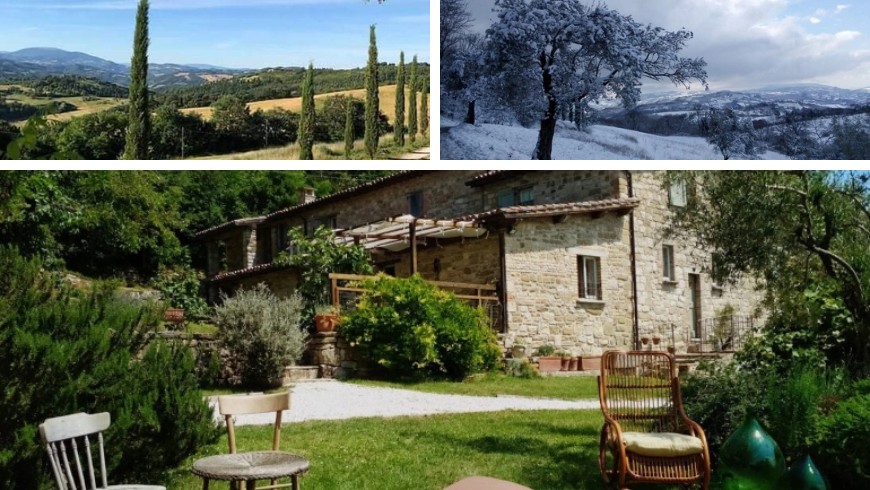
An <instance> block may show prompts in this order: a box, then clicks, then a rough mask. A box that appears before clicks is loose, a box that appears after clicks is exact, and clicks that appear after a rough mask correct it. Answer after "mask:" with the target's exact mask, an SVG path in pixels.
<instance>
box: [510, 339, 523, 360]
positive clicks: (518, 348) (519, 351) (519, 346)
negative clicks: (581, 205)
mask: <svg viewBox="0 0 870 490" xmlns="http://www.w3.org/2000/svg"><path fill="white" fill-rule="evenodd" d="M511 357H513V358H514V359H525V358H526V346H525V345H524V344H523V343H522V342H514V345H513V347H511Z"/></svg>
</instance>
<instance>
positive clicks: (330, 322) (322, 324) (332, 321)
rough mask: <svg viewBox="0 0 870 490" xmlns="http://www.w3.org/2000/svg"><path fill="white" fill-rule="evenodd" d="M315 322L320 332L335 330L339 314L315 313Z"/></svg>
mask: <svg viewBox="0 0 870 490" xmlns="http://www.w3.org/2000/svg"><path fill="white" fill-rule="evenodd" d="M314 324H315V326H316V327H317V331H318V332H334V331H335V326H336V325H337V324H338V315H315V316H314Z"/></svg>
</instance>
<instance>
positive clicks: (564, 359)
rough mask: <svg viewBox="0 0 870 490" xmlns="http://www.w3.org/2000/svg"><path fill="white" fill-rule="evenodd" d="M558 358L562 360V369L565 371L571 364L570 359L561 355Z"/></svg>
mask: <svg viewBox="0 0 870 490" xmlns="http://www.w3.org/2000/svg"><path fill="white" fill-rule="evenodd" d="M560 359H561V360H562V371H567V370H568V368H569V367H570V366H571V361H569V360H568V358H567V357H561V358H560Z"/></svg>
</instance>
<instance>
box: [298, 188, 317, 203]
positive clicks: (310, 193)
mask: <svg viewBox="0 0 870 490" xmlns="http://www.w3.org/2000/svg"><path fill="white" fill-rule="evenodd" d="M315 199H317V196H315V195H314V188H312V187H303V188H302V189H299V204H308V203H310V202H312V201H314V200H315Z"/></svg>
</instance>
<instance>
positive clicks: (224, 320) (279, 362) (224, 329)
mask: <svg viewBox="0 0 870 490" xmlns="http://www.w3.org/2000/svg"><path fill="white" fill-rule="evenodd" d="M222 299H223V305H221V306H218V307H216V308H215V309H214V314H213V317H214V322H215V324H216V325H217V326H218V328H219V329H220V338H221V344H222V345H223V346H224V347H226V348H227V349H228V350H229V351H230V353H231V354H232V355H233V356H234V357H235V358H236V359H237V360H238V361H239V362H240V365H241V373H240V375H241V378H242V382H243V383H244V384H246V385H248V386H254V387H262V386H264V385H266V384H268V383H269V381H270V380H273V379H275V378H278V377H282V376H283V373H284V368H286V367H287V366H289V365H291V364H295V363H296V362H298V361H299V359H300V358H301V357H302V353H303V352H304V351H305V333H304V332H302V331H301V330H300V328H299V325H300V322H301V319H302V300H301V299H300V297H299V296H298V295H294V296H291V297H289V298H286V299H279V298H277V297H276V296H275V295H274V294H272V292H271V291H269V289H268V288H267V287H266V285H265V284H259V285H257V286H256V287H255V288H254V289H248V290H244V289H242V290H239V291H238V292H236V294H235V296H233V297H231V298H229V297H227V296H226V295H224V296H223V297H222Z"/></svg>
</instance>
